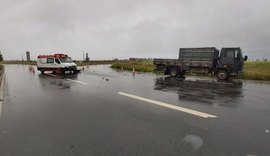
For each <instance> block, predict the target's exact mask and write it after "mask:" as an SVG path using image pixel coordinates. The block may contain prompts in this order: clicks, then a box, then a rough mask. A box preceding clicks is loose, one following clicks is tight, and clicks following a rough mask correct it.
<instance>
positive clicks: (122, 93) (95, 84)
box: [0, 65, 270, 156]
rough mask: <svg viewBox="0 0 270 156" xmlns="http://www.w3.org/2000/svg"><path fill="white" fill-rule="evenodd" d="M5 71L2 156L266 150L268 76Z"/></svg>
mask: <svg viewBox="0 0 270 156" xmlns="http://www.w3.org/2000/svg"><path fill="white" fill-rule="evenodd" d="M5 77H6V78H5V87H4V101H3V105H2V108H1V119H0V155H1V156H11V155H20V156H24V155H25V156H31V155H33V156H35V155H44V156H48V155H76V156H80V155H185V156H186V155H196V156H200V155H208V156H210V155H221V156H224V155H229V156H233V155H237V156H238V155H245V156H247V155H258V156H260V155H262V156H264V155H265V156H267V155H270V148H269V147H270V133H269V130H270V96H269V95H270V83H269V82H256V81H243V82H242V81H240V80H238V81H234V82H230V83H223V82H216V81H214V80H212V79H210V78H198V77H196V78H194V77H186V79H185V80H182V79H175V78H169V77H164V76H156V75H153V74H140V73H139V74H136V75H135V77H133V75H132V73H131V72H123V71H117V70H113V69H110V68H109V67H108V66H107V65H106V66H105V65H100V66H89V67H88V68H85V70H84V71H82V72H81V73H80V74H78V75H77V76H74V75H66V76H64V77H63V76H60V75H56V76H55V75H51V74H46V75H40V74H39V72H37V71H36V72H35V73H33V72H30V71H29V70H28V67H27V66H17V65H7V66H6V68H5ZM192 112H193V113H192ZM194 112H195V113H194ZM200 113H205V114H208V115H212V116H214V117H209V118H204V117H203V116H200V115H198V114H200Z"/></svg>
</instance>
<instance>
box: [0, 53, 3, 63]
mask: <svg viewBox="0 0 270 156" xmlns="http://www.w3.org/2000/svg"><path fill="white" fill-rule="evenodd" d="M2 61H3V55H2V52H1V51H0V62H2Z"/></svg>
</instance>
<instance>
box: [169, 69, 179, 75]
mask: <svg viewBox="0 0 270 156" xmlns="http://www.w3.org/2000/svg"><path fill="white" fill-rule="evenodd" d="M170 75H171V76H172V77H176V76H177V75H178V69H177V68H171V70H170Z"/></svg>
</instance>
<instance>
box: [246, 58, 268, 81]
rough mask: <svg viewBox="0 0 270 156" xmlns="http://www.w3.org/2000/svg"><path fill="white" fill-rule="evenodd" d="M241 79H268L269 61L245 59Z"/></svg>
mask: <svg viewBox="0 0 270 156" xmlns="http://www.w3.org/2000/svg"><path fill="white" fill-rule="evenodd" d="M242 78H243V79H249V80H267V81H270V61H247V62H245V65H244V73H243V75H242Z"/></svg>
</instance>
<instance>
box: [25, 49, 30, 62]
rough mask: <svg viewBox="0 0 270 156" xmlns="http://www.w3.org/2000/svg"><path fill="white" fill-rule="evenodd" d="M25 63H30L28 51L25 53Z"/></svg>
mask: <svg viewBox="0 0 270 156" xmlns="http://www.w3.org/2000/svg"><path fill="white" fill-rule="evenodd" d="M26 61H27V62H30V61H31V60H30V52H29V51H27V52H26Z"/></svg>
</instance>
